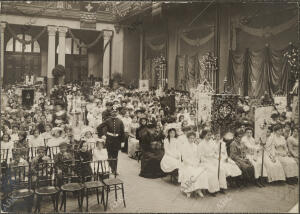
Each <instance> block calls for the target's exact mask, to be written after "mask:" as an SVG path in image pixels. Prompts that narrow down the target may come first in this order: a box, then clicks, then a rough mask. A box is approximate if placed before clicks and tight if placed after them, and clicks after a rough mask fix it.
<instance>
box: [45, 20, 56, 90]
mask: <svg viewBox="0 0 300 214" xmlns="http://www.w3.org/2000/svg"><path fill="white" fill-rule="evenodd" d="M56 30H57V27H56V26H48V71H47V94H48V95H50V90H51V88H52V87H53V80H54V79H53V75H52V69H53V68H54V67H55V35H56Z"/></svg>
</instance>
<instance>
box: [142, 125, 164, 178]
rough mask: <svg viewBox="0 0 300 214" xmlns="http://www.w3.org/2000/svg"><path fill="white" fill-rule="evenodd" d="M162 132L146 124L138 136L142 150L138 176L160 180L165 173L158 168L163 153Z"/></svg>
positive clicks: (154, 126)
mask: <svg viewBox="0 0 300 214" xmlns="http://www.w3.org/2000/svg"><path fill="white" fill-rule="evenodd" d="M163 139H164V135H163V133H162V131H160V130H157V129H156V124H148V125H147V128H145V129H143V131H142V133H141V135H140V148H141V150H142V158H141V172H140V174H139V175H140V176H141V177H144V178H160V177H163V176H165V173H164V172H163V171H162V170H161V168H160V162H161V160H162V158H163V155H164V152H163V149H162V140H163Z"/></svg>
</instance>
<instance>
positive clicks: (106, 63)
mask: <svg viewBox="0 0 300 214" xmlns="http://www.w3.org/2000/svg"><path fill="white" fill-rule="evenodd" d="M111 37H112V31H106V30H104V31H103V49H104V48H105V45H106V44H107V43H108V42H109V40H110V38H111ZM109 72H110V44H108V45H107V47H106V49H105V50H104V54H103V76H102V79H103V85H105V86H108V85H109V79H110V76H109Z"/></svg>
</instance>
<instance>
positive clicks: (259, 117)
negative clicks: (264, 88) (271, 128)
mask: <svg viewBox="0 0 300 214" xmlns="http://www.w3.org/2000/svg"><path fill="white" fill-rule="evenodd" d="M273 110H274V107H273V106H261V107H257V108H255V113H254V114H255V116H254V117H255V127H254V131H255V135H254V138H255V141H258V142H259V139H260V138H261V140H262V142H263V143H264V142H266V136H267V130H268V124H270V122H269V121H270V119H271V114H272V111H273Z"/></svg>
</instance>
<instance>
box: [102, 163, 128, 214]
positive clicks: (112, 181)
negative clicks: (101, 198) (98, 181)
mask: <svg viewBox="0 0 300 214" xmlns="http://www.w3.org/2000/svg"><path fill="white" fill-rule="evenodd" d="M117 161H118V160H117V159H109V160H107V161H102V164H101V166H102V167H103V168H102V173H103V174H102V182H103V184H104V189H105V191H106V201H105V205H104V210H105V211H106V210H107V204H108V194H109V192H110V191H111V190H114V191H115V200H116V201H117V200H118V190H121V191H122V197H123V203H124V207H126V203H125V194H124V182H123V181H122V180H120V179H119V178H117V170H115V171H114V172H112V170H111V167H110V166H112V165H115V164H116V163H117ZM107 175H108V176H107Z"/></svg>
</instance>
